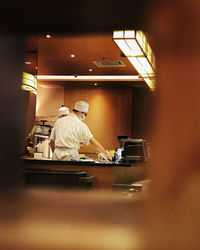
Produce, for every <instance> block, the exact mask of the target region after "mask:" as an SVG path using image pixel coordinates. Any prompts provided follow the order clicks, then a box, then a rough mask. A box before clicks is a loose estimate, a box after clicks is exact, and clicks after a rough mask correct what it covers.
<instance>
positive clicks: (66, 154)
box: [50, 113, 93, 160]
mask: <svg viewBox="0 0 200 250" xmlns="http://www.w3.org/2000/svg"><path fill="white" fill-rule="evenodd" d="M92 136H93V135H92V133H91V132H90V129H89V128H88V126H87V125H86V124H85V123H83V122H82V121H81V120H80V119H79V118H78V117H77V115H75V114H74V113H71V114H69V115H68V116H65V117H62V118H59V119H58V120H57V121H56V123H55V125H54V128H53V130H52V132H51V136H50V139H51V140H53V141H54V143H55V151H54V153H53V159H54V160H70V159H71V158H78V149H79V148H80V143H83V144H86V145H88V144H89V143H90V140H91V138H92Z"/></svg>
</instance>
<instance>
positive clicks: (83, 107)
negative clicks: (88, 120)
mask: <svg viewBox="0 0 200 250" xmlns="http://www.w3.org/2000/svg"><path fill="white" fill-rule="evenodd" d="M74 109H76V110H77V111H80V112H84V113H87V112H88V109H89V104H88V103H87V102H84V101H78V102H76V103H75V105H74Z"/></svg>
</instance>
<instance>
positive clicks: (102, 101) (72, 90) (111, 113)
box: [64, 85, 132, 152]
mask: <svg viewBox="0 0 200 250" xmlns="http://www.w3.org/2000/svg"><path fill="white" fill-rule="evenodd" d="M78 100H83V101H86V102H88V103H89V104H90V108H89V113H88V116H87V118H86V119H85V120H84V122H85V123H86V124H87V125H88V126H89V128H90V130H91V132H92V133H93V135H94V137H95V138H96V139H97V140H99V141H100V143H102V144H103V146H104V147H105V148H106V149H115V147H119V143H118V141H117V139H116V138H117V135H127V136H130V137H131V131H132V88H131V87H128V86H124V87H123V88H122V87H117V86H116V85H115V86H112V87H111V86H102V87H99V86H97V87H96V86H66V87H65V92H64V105H65V106H67V107H69V108H70V110H72V109H73V106H74V103H75V102H76V101H78ZM85 150H87V152H93V149H92V147H91V146H88V147H87V149H86V148H84V149H83V151H85Z"/></svg>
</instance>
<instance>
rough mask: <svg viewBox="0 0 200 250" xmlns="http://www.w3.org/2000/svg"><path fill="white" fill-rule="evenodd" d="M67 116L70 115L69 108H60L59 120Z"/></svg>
mask: <svg viewBox="0 0 200 250" xmlns="http://www.w3.org/2000/svg"><path fill="white" fill-rule="evenodd" d="M67 115H69V108H67V107H64V106H63V105H62V107H60V108H59V109H58V118H62V117H65V116H67Z"/></svg>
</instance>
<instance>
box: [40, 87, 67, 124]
mask: <svg viewBox="0 0 200 250" xmlns="http://www.w3.org/2000/svg"><path fill="white" fill-rule="evenodd" d="M63 103H64V88H63V87H61V86H58V85H55V86H54V85H47V86H45V85H44V86H43V87H42V86H40V85H38V93H37V101H36V121H37V122H38V121H40V120H47V121H48V122H47V124H50V125H54V123H55V121H56V120H57V119H58V109H59V108H60V107H61V105H62V104H63Z"/></svg>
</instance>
